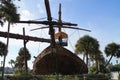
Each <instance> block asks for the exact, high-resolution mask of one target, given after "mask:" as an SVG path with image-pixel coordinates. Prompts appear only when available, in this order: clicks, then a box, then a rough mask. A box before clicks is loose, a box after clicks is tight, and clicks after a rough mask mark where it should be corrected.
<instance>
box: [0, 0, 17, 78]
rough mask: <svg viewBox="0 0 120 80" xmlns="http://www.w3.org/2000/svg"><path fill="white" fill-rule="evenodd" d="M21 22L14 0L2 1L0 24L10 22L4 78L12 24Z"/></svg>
mask: <svg viewBox="0 0 120 80" xmlns="http://www.w3.org/2000/svg"><path fill="white" fill-rule="evenodd" d="M18 20H19V14H17V8H16V7H15V5H14V3H13V1H12V0H1V1H0V23H1V25H3V23H4V22H6V21H7V22H8V35H7V36H8V37H7V47H6V55H4V61H3V71H2V77H4V67H5V60H6V56H7V52H8V44H9V31H10V23H13V22H14V21H18Z"/></svg>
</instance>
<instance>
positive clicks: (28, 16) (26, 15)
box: [21, 10, 34, 20]
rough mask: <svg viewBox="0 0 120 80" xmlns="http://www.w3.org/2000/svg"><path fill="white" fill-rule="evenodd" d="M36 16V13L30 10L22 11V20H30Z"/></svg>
mask: <svg viewBox="0 0 120 80" xmlns="http://www.w3.org/2000/svg"><path fill="white" fill-rule="evenodd" d="M33 17H34V15H33V14H32V13H31V12H30V11H28V10H22V11H21V20H30V19H32V18H33Z"/></svg>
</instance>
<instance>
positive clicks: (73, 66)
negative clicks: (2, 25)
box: [0, 0, 90, 75]
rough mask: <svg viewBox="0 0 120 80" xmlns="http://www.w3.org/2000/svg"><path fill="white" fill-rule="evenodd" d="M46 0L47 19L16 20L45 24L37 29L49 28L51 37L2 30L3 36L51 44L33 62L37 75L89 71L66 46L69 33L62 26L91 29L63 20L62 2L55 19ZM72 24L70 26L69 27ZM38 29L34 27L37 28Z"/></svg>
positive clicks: (70, 73)
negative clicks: (56, 19) (57, 18)
mask: <svg viewBox="0 0 120 80" xmlns="http://www.w3.org/2000/svg"><path fill="white" fill-rule="evenodd" d="M44 1H45V7H46V12H47V20H46V21H16V22H15V23H29V24H43V25H47V27H41V28H37V29H44V28H48V29H49V34H50V39H44V38H38V37H32V36H25V35H19V34H13V33H7V32H0V36H1V37H9V38H15V39H24V40H26V41H29V40H31V41H38V42H48V43H50V46H48V47H47V48H46V49H44V50H43V51H42V52H41V53H40V54H39V55H38V56H37V57H36V59H35V61H34V64H33V73H34V74H35V75H49V74H63V75H72V74H85V73H87V72H88V68H87V65H86V64H85V63H84V61H82V60H81V59H80V58H79V57H78V56H77V55H75V54H74V53H72V52H71V51H70V50H68V49H66V48H64V47H63V46H67V40H68V35H67V34H66V33H65V32H62V30H61V28H70V29H77V30H84V31H90V30H86V29H82V28H75V27H72V26H77V24H73V23H65V22H62V20H61V4H60V6H59V12H58V14H59V20H58V21H53V20H52V16H51V11H50V5H49V0H44ZM68 26H70V27H68ZM55 27H57V28H58V33H56V34H55V30H54V28H55ZM37 29H32V31H33V30H37ZM8 34H9V36H8Z"/></svg>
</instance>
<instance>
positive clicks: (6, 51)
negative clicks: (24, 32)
mask: <svg viewBox="0 0 120 80" xmlns="http://www.w3.org/2000/svg"><path fill="white" fill-rule="evenodd" d="M9 32H10V22H8V35H7V44H6V50H5V52H4V60H3V71H2V78H4V72H5V61H6V56H7V53H8V45H9Z"/></svg>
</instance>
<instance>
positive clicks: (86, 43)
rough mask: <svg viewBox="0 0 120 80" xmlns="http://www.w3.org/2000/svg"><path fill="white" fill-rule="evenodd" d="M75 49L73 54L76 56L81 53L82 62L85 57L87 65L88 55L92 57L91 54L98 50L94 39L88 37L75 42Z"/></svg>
mask: <svg viewBox="0 0 120 80" xmlns="http://www.w3.org/2000/svg"><path fill="white" fill-rule="evenodd" d="M75 47H76V49H75V52H76V53H77V54H79V53H82V54H83V55H84V56H83V60H84V59H85V56H86V64H87V65H88V57H89V55H92V54H93V53H95V51H96V50H98V48H99V44H98V41H97V40H96V39H94V38H92V37H90V36H88V35H85V36H83V37H82V38H80V39H79V40H78V41H77V43H76V45H75Z"/></svg>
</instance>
